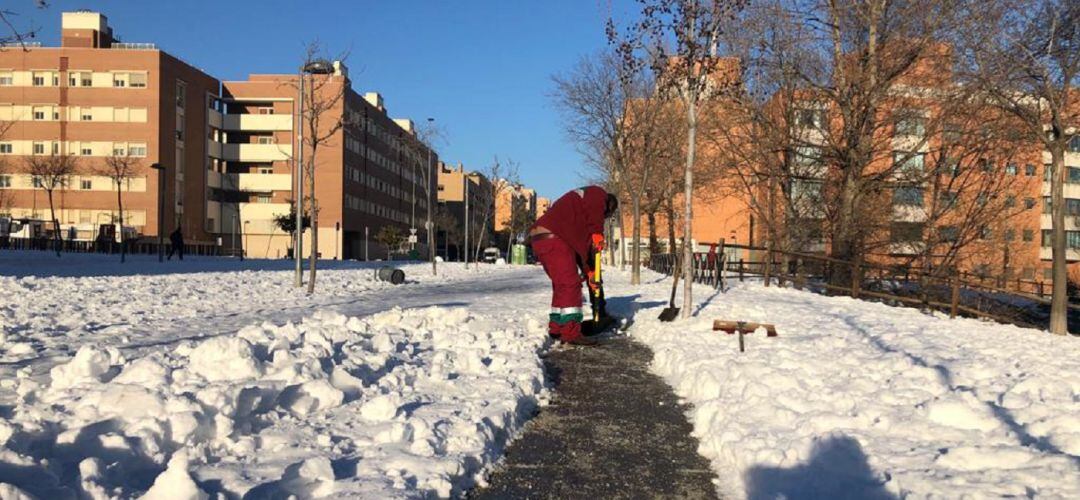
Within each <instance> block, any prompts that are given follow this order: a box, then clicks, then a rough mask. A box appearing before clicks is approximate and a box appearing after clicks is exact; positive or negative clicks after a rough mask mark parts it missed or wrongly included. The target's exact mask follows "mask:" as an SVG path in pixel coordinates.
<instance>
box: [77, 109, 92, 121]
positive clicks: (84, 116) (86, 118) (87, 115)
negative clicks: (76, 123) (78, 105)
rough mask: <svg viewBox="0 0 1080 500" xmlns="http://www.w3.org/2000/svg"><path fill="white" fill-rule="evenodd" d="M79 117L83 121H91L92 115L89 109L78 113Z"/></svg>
mask: <svg viewBox="0 0 1080 500" xmlns="http://www.w3.org/2000/svg"><path fill="white" fill-rule="evenodd" d="M79 119H80V120H82V121H84V122H89V121H93V120H94V115H93V114H92V113H91V112H90V111H89V110H86V111H83V112H82V113H80V114H79Z"/></svg>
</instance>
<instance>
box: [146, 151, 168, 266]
mask: <svg viewBox="0 0 1080 500" xmlns="http://www.w3.org/2000/svg"><path fill="white" fill-rule="evenodd" d="M150 168H152V169H154V170H157V178H158V209H157V249H158V250H157V260H158V262H165V167H164V166H162V165H161V164H160V163H152V164H150Z"/></svg>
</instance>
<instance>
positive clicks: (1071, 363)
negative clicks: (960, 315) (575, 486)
mask: <svg viewBox="0 0 1080 500" xmlns="http://www.w3.org/2000/svg"><path fill="white" fill-rule="evenodd" d="M610 276H611V278H612V279H616V280H618V279H619V275H618V274H616V273H612V274H611V275H610ZM622 286H626V285H622V284H618V283H616V284H615V285H614V286H612V287H611V288H612V289H613V290H618V289H619V288H621V287H622ZM663 288H665V285H664V283H662V282H661V283H657V284H655V285H652V287H651V288H648V291H649V296H650V298H659V297H661V296H662V294H663V293H664V290H663ZM669 290H670V289H669ZM700 290H701V289H699V291H697V293H699V294H702V293H705V294H711V293H712V291H711V290H709V291H708V292H703V291H700ZM706 290H707V289H706ZM612 295H614V294H612ZM703 298H704V299H706V305H705V306H704V308H703V310H702V311H701V312H700V313H699V315H698V316H697V317H696V318H694V319H692V320H690V321H685V322H679V323H675V324H671V325H669V324H661V323H659V322H657V321H656V320H655V317H656V313H657V312H658V311H659V309H658V308H653V309H650V310H649V311H643V312H641V313H640V314H639V315H638V317H637V319H638V321H637V323H636V324H635V326H634V328H633V329H632V332H633V336H634V337H635V338H637V339H639V340H641V341H643V342H645V343H646V344H648V345H649V346H651V347H652V349H653V350H654V352H655V357H654V360H653V363H652V368H653V370H654V371H655V372H656V373H658V374H659V375H661V376H663V377H664V378H665V379H666V380H667V381H668V382H669V383H670V384H671V385H672V387H674V389H675V391H676V392H677V393H678V395H679V396H680V397H681V398H683V399H685V400H686V401H687V402H689V403H690V404H692V406H693V408H692V409H691V411H690V414H689V418H690V421H691V423H692V424H693V426H694V433H695V435H696V436H697V437H698V438H699V439H700V448H699V451H700V453H702V454H703V455H704V456H705V457H707V458H708V459H710V460H711V461H712V463H713V466H714V468H715V470H716V471H717V473H718V476H719V478H720V480H721V482H722V484H721V486H720V492H721V494H722V496H733V497H737V498H738V497H747V498H778V497H784V496H786V497H788V498H837V497H843V498H895V497H900V498H903V497H909V496H914V497H938V498H960V497H965V496H966V497H998V496H1017V497H1030V496H1039V497H1048V498H1080V341H1078V339H1075V338H1062V337H1056V336H1053V335H1049V334H1045V333H1042V332H1038V331H1035V330H1028V329H1021V328H1017V327H1012V326H1003V325H994V324H988V323H984V322H980V321H976V320H970V319H957V320H949V319H947V318H944V317H941V316H940V315H927V314H923V313H920V312H919V311H917V310H914V309H906V308H894V307H889V306H885V305H882V304H874V303H868V302H860V301H855V300H851V299H849V298H830V297H824V296H820V295H814V294H810V293H805V292H799V291H794V290H791V289H779V288H776V287H770V288H765V287H763V286H761V285H760V284H746V285H741V286H736V287H735V288H734V289H733V290H730V291H728V292H727V293H724V294H721V295H716V296H714V297H711V298H710V297H703ZM714 319H728V320H744V321H761V322H771V323H775V324H776V328H777V330H778V331H779V333H780V336H779V337H777V338H766V337H765V336H764V335H763V332H760V333H755V334H751V335H749V336H748V337H747V340H746V341H747V350H746V352H744V353H740V352H739V350H738V343H737V340H736V339H735V336H734V335H727V334H725V333H723V332H713V331H711V324H712V321H713V320H714Z"/></svg>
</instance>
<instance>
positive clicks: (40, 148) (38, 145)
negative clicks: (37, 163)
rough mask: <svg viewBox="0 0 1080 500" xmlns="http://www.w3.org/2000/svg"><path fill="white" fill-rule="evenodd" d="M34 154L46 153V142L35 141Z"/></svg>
mask: <svg viewBox="0 0 1080 500" xmlns="http://www.w3.org/2000/svg"><path fill="white" fill-rule="evenodd" d="M34 154H36V155H43V154H45V143H44V142H35V143H34Z"/></svg>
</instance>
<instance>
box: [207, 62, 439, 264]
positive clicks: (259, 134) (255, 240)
mask: <svg viewBox="0 0 1080 500" xmlns="http://www.w3.org/2000/svg"><path fill="white" fill-rule="evenodd" d="M308 78H328V79H329V81H328V82H327V83H326V84H322V85H320V86H319V92H320V93H322V94H325V95H323V96H321V97H320V96H316V97H315V99H316V100H319V99H325V102H330V101H331V100H334V96H337V95H341V98H340V99H339V100H338V102H337V105H336V106H334V107H333V108H331V109H329V110H328V111H327V112H326V113H324V116H322V117H321V118H320V122H321V125H320V126H321V127H326V130H320V131H319V135H320V136H322V135H325V134H326V133H327V132H328V131H329V129H330V128H333V125H334V124H336V123H341V127H340V129H339V130H337V131H335V132H333V134H332V135H331V136H330V137H329V139H328V140H326V141H325V142H324V143H322V144H319V146H318V148H317V150H316V151H315V199H316V200H317V201H318V206H319V217H318V219H319V221H318V224H319V227H318V228H317V230H318V231H319V254H320V256H321V257H322V258H340V259H365V258H367V257H369V256H372V257H373V256H374V255H384V254H385V252H386V250H387V249H385V248H382V247H380V246H378V244H377V243H376V242H375V239H374V238H375V235H376V234H377V233H378V232H379V231H380V230H381V229H382V228H383V227H384V226H395V227H397V228H398V229H400V231H401V232H402V233H403V234H405V235H409V234H410V233H411V230H413V229H415V230H416V231H415V233H416V241H415V242H414V243H415V244H420V245H426V244H427V242H426V238H427V233H426V231H425V230H424V223H425V221H426V220H427V211H428V209H429V208H430V204H429V202H428V200H429V194H430V198H434V197H435V193H436V192H435V186H436V178H437V175H438V173H437V168H436V165H437V162H438V154H437V153H435V152H434V151H431V150H429V149H428V148H427V146H426V145H424V143H423V142H422V141H420V140H419V139H418V138H417V136H416V128H415V126H414V124H413V122H412V121H411V120H408V119H401V118H398V119H395V118H391V117H390V115H389V114H388V111H387V109H386V107H385V104H384V102H383V98H382V96H381V95H380V94H378V93H375V92H369V93H366V94H364V95H360V94H359V93H357V92H356V91H355V90H353V89H352V86H351V81H350V80H349V76H348V68H347V67H346V66H344V65H343V64H341V63H340V62H335V63H334V74H333V75H329V76H322V75H317V76H309V77H308ZM309 85H310V83H309ZM298 95H299V79H298V77H297V76H296V75H251V76H250V77H249V78H248V79H247V80H245V81H234V82H233V81H227V82H224V83H223V84H222V97H221V99H220V102H221V105H220V106H221V109H222V110H223V111H222V112H221V121H222V132H223V134H224V137H223V138H222V144H221V145H222V148H223V152H224V153H225V154H224V157H223V158H222V160H223V161H222V162H221V163H219V164H217V165H216V166H215V173H214V174H212V183H211V186H210V187H211V189H212V190H214V191H215V193H216V194H215V195H214V196H213V198H214V202H213V203H212V205H211V212H212V213H213V212H214V211H215V210H216V211H217V213H220V216H219V220H221V221H223V224H224V225H225V226H224V227H223V228H220V231H221V232H222V233H225V232H228V231H229V230H230V229H229V228H230V227H232V228H235V229H236V230H237V232H238V233H240V234H242V239H243V240H244V243H243V245H244V249H245V251H246V253H247V255H249V256H254V257H267V258H275V257H280V256H285V255H287V254H288V253H289V252H290V249H291V247H292V242H291V241H290V237H289V235H288V234H287V233H285V232H283V231H282V230H281V229H280V228H279V227H278V225H277V224H276V223H275V218H276V217H279V216H281V215H285V214H288V213H289V210H290V204H291V202H292V200H293V199H294V195H293V190H294V189H295V186H294V183H295V178H294V176H293V175H294V167H295V160H296V158H295V155H294V149H295V147H296V146H295V145H296V144H297V143H298V141H297V137H296V131H297V130H299V128H298V127H300V125H299V119H298V116H299V115H298V114H297V113H298V109H297V102H298V97H297V96H298ZM305 128H306V125H305ZM304 132H305V133H307V134H309V135H310V131H308V130H304ZM304 144H305V150H304V155H306V158H305V160H304V161H305V162H307V161H310V159H311V157H310V155H311V154H312V147H311V143H310V139H305V140H304ZM305 174H306V173H305ZM308 190H309V186H308V181H304V191H305V195H304V196H305V198H307V197H308V196H310V193H307V191H308ZM310 236H311V235H310V232H308V233H306V234H305V239H304V243H303V254H304V255H310V250H311V244H310V240H311V237H310ZM393 250H398V249H393Z"/></svg>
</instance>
